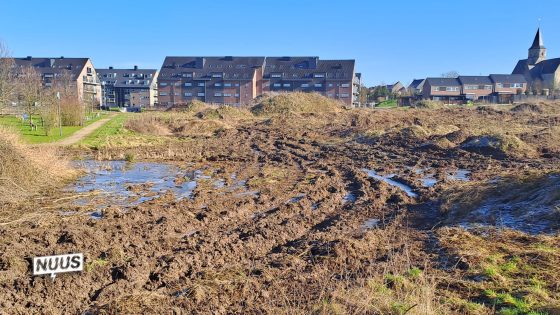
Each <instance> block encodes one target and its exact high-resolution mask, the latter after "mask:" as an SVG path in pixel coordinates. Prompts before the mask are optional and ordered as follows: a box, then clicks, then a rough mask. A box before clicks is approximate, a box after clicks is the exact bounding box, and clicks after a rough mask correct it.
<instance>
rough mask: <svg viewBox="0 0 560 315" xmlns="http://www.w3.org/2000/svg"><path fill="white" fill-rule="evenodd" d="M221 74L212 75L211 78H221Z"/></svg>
mask: <svg viewBox="0 0 560 315" xmlns="http://www.w3.org/2000/svg"><path fill="white" fill-rule="evenodd" d="M221 77H222V74H221V73H214V74H212V78H221Z"/></svg>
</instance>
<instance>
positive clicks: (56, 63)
mask: <svg viewBox="0 0 560 315" xmlns="http://www.w3.org/2000/svg"><path fill="white" fill-rule="evenodd" d="M88 60H89V58H65V57H60V58H29V57H27V58H14V62H15V65H16V67H18V68H24V67H30V66H31V67H33V68H35V70H36V71H37V72H39V73H41V74H45V73H52V74H63V73H68V72H70V74H71V75H72V78H73V79H77V77H78V75H79V74H80V73H81V72H82V70H83V69H84V66H85V65H86V63H87V61H88Z"/></svg>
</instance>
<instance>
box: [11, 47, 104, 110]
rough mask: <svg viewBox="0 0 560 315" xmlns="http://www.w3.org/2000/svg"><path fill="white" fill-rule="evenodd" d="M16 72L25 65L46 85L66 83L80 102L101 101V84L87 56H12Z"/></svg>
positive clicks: (53, 85)
mask: <svg viewBox="0 0 560 315" xmlns="http://www.w3.org/2000/svg"><path fill="white" fill-rule="evenodd" d="M13 60H14V64H15V67H16V73H17V72H18V71H22V70H23V69H24V68H25V67H32V68H34V69H35V71H37V72H38V73H39V74H40V75H41V77H42V80H43V85H44V86H46V87H57V86H59V84H64V85H66V86H65V88H68V87H70V88H71V89H72V90H74V91H75V94H76V96H77V97H78V100H79V101H80V102H90V101H93V102H94V103H96V104H99V103H100V101H101V85H100V83H99V80H98V79H97V74H96V71H95V68H94V67H93V64H92V62H91V60H90V59H89V58H65V57H59V58H33V57H32V56H27V57H25V58H13Z"/></svg>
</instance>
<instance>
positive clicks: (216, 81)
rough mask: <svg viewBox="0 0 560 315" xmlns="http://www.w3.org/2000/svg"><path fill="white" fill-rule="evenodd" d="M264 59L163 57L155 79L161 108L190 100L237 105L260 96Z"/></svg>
mask: <svg viewBox="0 0 560 315" xmlns="http://www.w3.org/2000/svg"><path fill="white" fill-rule="evenodd" d="M264 59H265V58H264V57H231V56H229V57H166V58H165V61H164V62H163V65H162V67H161V70H160V73H159V77H158V93H159V96H158V99H159V104H160V105H161V106H172V105H177V104H186V103H188V102H190V101H192V100H199V101H202V102H206V103H217V104H230V105H239V104H243V103H248V102H249V101H251V100H252V99H254V98H255V97H257V96H258V95H261V94H262V92H263V91H262V75H263V66H264Z"/></svg>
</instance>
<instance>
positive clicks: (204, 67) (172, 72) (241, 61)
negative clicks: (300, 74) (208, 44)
mask: <svg viewBox="0 0 560 315" xmlns="http://www.w3.org/2000/svg"><path fill="white" fill-rule="evenodd" d="M263 65H264V57H166V58H165V60H164V62H163V65H162V67H161V70H160V74H159V77H160V78H161V79H174V78H180V77H182V76H183V74H186V73H192V74H193V78H194V79H195V80H196V79H209V78H211V77H212V74H213V73H222V74H223V78H224V79H235V80H251V79H252V78H253V74H254V71H255V69H257V68H260V67H262V66H263Z"/></svg>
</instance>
